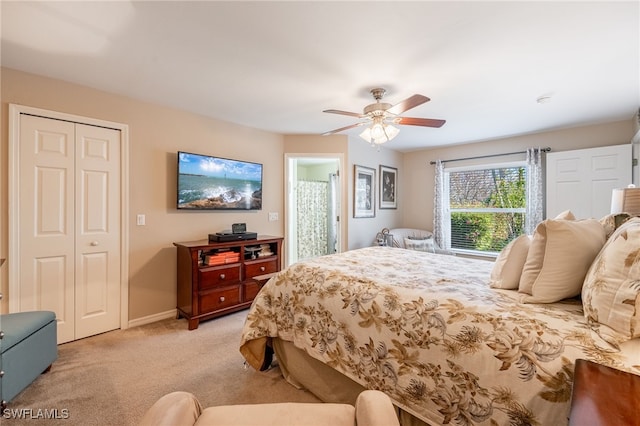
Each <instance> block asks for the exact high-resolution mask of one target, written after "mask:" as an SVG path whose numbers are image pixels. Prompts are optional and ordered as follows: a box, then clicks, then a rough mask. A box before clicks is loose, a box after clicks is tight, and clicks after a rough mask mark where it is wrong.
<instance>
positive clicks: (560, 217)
mask: <svg viewBox="0 0 640 426" xmlns="http://www.w3.org/2000/svg"><path fill="white" fill-rule="evenodd" d="M554 219H555V220H576V217H575V216H574V215H573V213H572V212H571V210H565V211H563V212H562V213H560V214H559V215H558V216H556V217H554Z"/></svg>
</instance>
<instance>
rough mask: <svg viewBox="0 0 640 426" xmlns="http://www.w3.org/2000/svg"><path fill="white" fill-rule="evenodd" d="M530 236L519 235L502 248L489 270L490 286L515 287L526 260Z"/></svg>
mask: <svg viewBox="0 0 640 426" xmlns="http://www.w3.org/2000/svg"><path fill="white" fill-rule="evenodd" d="M530 243H531V237H530V236H529V235H520V236H519V237H518V238H516V239H515V240H512V241H511V242H510V243H509V244H507V246H506V247H505V248H503V249H502V251H501V252H500V254H499V255H498V257H497V258H496V262H495V263H494V265H493V269H492V270H491V282H490V286H491V287H493V288H503V289H517V288H518V284H519V283H520V275H521V274H522V268H523V267H524V263H525V262H526V260H527V253H529V245H530Z"/></svg>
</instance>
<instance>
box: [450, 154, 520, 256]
mask: <svg viewBox="0 0 640 426" xmlns="http://www.w3.org/2000/svg"><path fill="white" fill-rule="evenodd" d="M444 172H445V173H444V184H445V194H444V202H445V206H446V203H447V200H448V208H445V217H444V224H445V226H447V225H449V226H450V229H449V232H447V233H446V235H448V236H449V239H450V241H447V246H449V247H451V249H453V250H460V251H468V252H475V253H487V254H494V253H497V252H499V251H500V250H502V249H503V248H504V247H505V246H506V245H507V244H508V243H509V242H510V241H511V240H513V239H515V238H516V237H517V236H519V235H521V234H523V233H524V226H525V213H526V163H525V162H518V163H509V164H493V165H484V166H481V167H477V166H476V167H465V168H463V167H459V168H448V169H445V171H444Z"/></svg>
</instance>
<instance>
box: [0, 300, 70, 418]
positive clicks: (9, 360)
mask: <svg viewBox="0 0 640 426" xmlns="http://www.w3.org/2000/svg"><path fill="white" fill-rule="evenodd" d="M57 358H58V342H57V325H56V315H55V314H54V313H53V312H49V311H33V312H17V313H13V314H3V315H0V401H2V406H3V407H4V406H6V404H7V403H8V402H9V401H11V400H12V399H13V398H14V397H15V396H16V395H18V394H19V393H20V392H21V391H22V390H23V389H24V388H26V387H27V386H29V385H30V384H31V382H33V381H34V380H35V379H36V378H37V377H38V376H39V375H40V374H42V373H43V372H45V371H48V370H49V368H50V367H51V364H52V363H53V361H55V360H56V359H57Z"/></svg>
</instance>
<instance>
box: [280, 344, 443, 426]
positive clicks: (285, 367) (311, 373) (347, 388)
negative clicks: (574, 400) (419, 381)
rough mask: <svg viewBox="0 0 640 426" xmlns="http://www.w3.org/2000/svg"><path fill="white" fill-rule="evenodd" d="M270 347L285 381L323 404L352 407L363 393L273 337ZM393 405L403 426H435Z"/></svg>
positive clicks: (355, 386)
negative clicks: (305, 391)
mask: <svg viewBox="0 0 640 426" xmlns="http://www.w3.org/2000/svg"><path fill="white" fill-rule="evenodd" d="M272 345H273V350H274V353H275V357H276V359H277V361H278V365H279V367H280V371H281V372H282V375H283V376H284V379H285V380H286V381H287V382H289V383H290V384H291V385H293V386H295V387H296V388H298V389H305V390H308V391H309V392H311V393H312V394H314V395H315V396H316V397H317V398H319V399H320V400H321V401H323V402H330V403H338V404H351V405H354V404H355V403H356V398H357V397H358V395H359V394H360V392H362V391H363V390H365V388H364V387H363V386H362V385H360V384H359V383H356V382H354V381H353V380H351V379H350V378H348V377H347V376H345V375H343V374H341V373H339V372H338V371H336V370H334V369H333V368H331V367H329V366H327V365H326V364H324V363H322V362H320V361H318V360H317V359H315V358H312V357H310V356H309V355H307V353H306V352H305V351H303V350H301V349H298V348H296V347H295V346H294V345H293V343H291V342H287V341H286V340H282V339H278V338H274V339H273V340H272ZM394 406H395V407H396V410H397V412H398V418H399V420H400V424H401V425H402V426H430V425H431V426H435V424H431V423H426V422H424V421H423V420H421V419H419V418H418V417H416V416H414V415H412V414H411V413H409V412H408V411H406V410H405V409H403V408H400V407H398V406H397V405H396V404H395V402H394Z"/></svg>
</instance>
